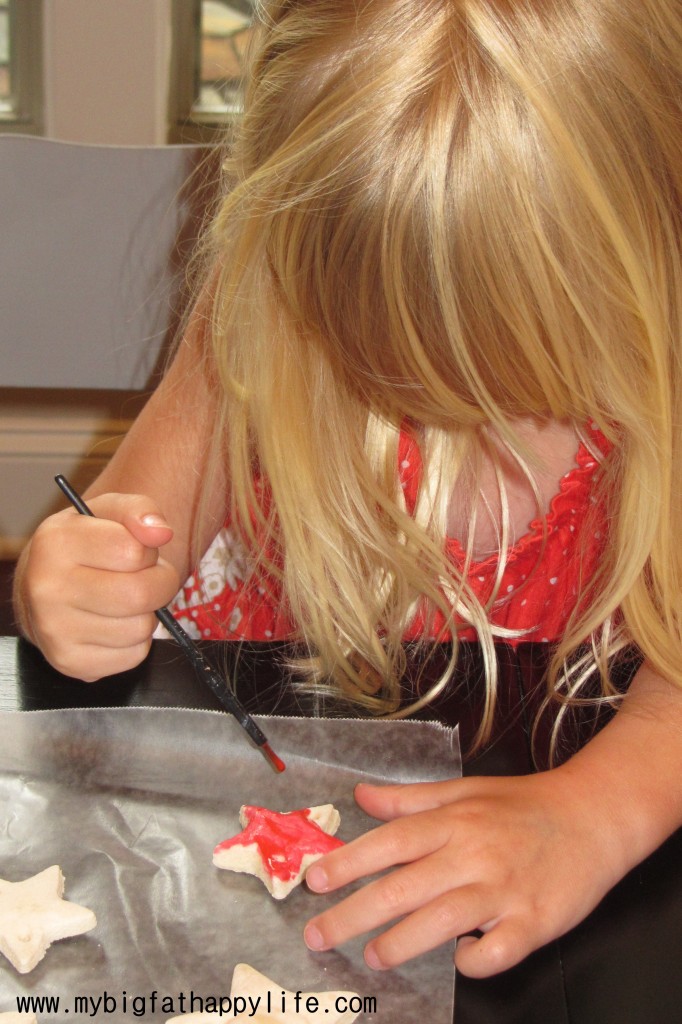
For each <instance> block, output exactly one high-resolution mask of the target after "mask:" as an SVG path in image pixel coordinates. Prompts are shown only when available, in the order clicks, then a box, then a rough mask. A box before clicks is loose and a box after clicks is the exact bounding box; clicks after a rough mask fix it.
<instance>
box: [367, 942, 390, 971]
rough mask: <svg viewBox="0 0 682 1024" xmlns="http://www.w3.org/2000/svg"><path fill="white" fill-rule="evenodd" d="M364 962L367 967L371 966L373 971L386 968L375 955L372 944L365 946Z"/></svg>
mask: <svg viewBox="0 0 682 1024" xmlns="http://www.w3.org/2000/svg"><path fill="white" fill-rule="evenodd" d="M365 963H366V964H367V966H368V967H371V969H372V970H373V971H385V970H386V968H385V967H384V965H383V964H382V962H381V960H380V959H379V957H378V956H377V952H376V950H375V949H374V947H373V946H367V948H366V949H365Z"/></svg>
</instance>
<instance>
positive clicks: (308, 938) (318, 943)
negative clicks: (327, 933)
mask: <svg viewBox="0 0 682 1024" xmlns="http://www.w3.org/2000/svg"><path fill="white" fill-rule="evenodd" d="M303 941H304V942H305V944H306V946H307V947H308V949H312V950H320V949H324V948H325V947H324V939H323V938H322V932H321V931H320V930H319V928H316V927H315V925H312V924H310V925H308V927H307V928H305V929H304V931H303Z"/></svg>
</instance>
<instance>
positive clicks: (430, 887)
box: [304, 762, 631, 978]
mask: <svg viewBox="0 0 682 1024" xmlns="http://www.w3.org/2000/svg"><path fill="white" fill-rule="evenodd" d="M581 783H582V784H581ZM355 795H356V800H357V802H358V803H359V805H360V806H361V807H362V808H363V810H365V811H366V812H367V813H368V814H371V815H372V816H374V817H376V818H379V819H381V820H383V821H385V822H388V824H384V825H381V826H379V827H378V828H376V829H374V830H372V831H371V832H368V833H367V834H365V835H363V836H360V837H359V838H358V839H356V840H354V841H353V842H351V843H348V844H347V845H346V846H343V847H341V848H339V849H338V850H335V851H333V852H332V853H330V854H327V856H326V857H324V858H322V859H321V860H319V861H317V862H316V863H315V864H314V865H312V867H311V868H310V869H309V870H308V873H307V878H306V880H307V882H308V885H309V887H310V888H311V889H312V890H313V891H315V892H333V891H335V890H337V889H339V888H340V887H342V886H344V885H347V884H349V883H350V882H354V881H357V880H358V879H360V878H364V877H366V876H368V875H373V874H376V873H377V872H382V871H386V869H390V868H393V869H394V870H392V871H390V872H389V873H388V874H385V875H383V876H382V877H380V878H378V879H375V880H373V881H371V882H369V883H368V884H367V885H365V886H364V887H363V888H361V889H359V890H357V891H356V892H354V893H353V894H352V895H350V896H348V897H347V898H346V899H344V900H343V901H342V902H341V903H338V904H337V905H336V906H334V907H332V908H331V909H330V910H327V911H325V912H324V913H322V914H320V915H319V916H318V917H316V918H314V919H313V920H311V921H310V922H309V923H308V925H307V926H306V929H305V933H304V938H305V941H306V944H307V945H308V947H309V948H310V949H313V950H322V949H330V948H332V947H335V946H338V945H339V944H341V943H343V942H345V941H347V940H348V939H351V938H353V937H354V936H357V935H360V934H363V933H365V932H368V931H371V930H373V929H375V928H378V927H380V926H382V925H386V924H388V923H389V922H391V921H393V920H394V919H395V918H401V920H400V921H399V922H398V923H396V924H393V926H392V927H390V928H389V929H388V930H387V931H385V932H383V933H382V934H381V935H379V936H378V937H376V938H374V939H372V941H371V942H370V943H369V944H368V945H367V947H366V949H365V959H366V962H367V964H368V965H369V966H370V967H372V968H374V969H377V970H381V969H386V968H390V967H395V966H397V965H398V964H401V963H403V962H404V961H406V960H409V959H410V958H412V957H415V956H418V955H419V954H421V953H424V952H426V951H428V950H430V949H433V948H435V947H436V946H439V945H440V944H441V943H444V942H447V941H449V940H451V939H454V938H456V937H460V936H464V938H460V940H459V942H458V945H457V952H456V955H455V964H456V966H457V968H458V970H460V971H461V972H462V973H463V974H468V975H470V976H471V977H478V978H481V977H487V976H489V975H491V974H495V973H497V972H498V971H503V970H506V969H507V968H508V967H512V966H513V965H514V964H516V963H518V962H519V961H520V960H522V959H523V958H524V957H526V956H527V955H528V954H529V953H531V952H532V951H533V950H534V949H537V948H538V947H539V946H542V945H544V944H545V943H546V942H549V941H551V940H552V939H555V938H557V937H558V936H559V935H562V934H563V933H564V932H566V931H568V930H569V929H570V928H572V927H573V926H574V925H576V924H577V923H578V922H579V921H581V920H582V919H583V918H584V917H585V916H586V915H587V914H588V913H589V912H590V911H591V910H592V909H593V908H594V907H595V906H596V905H597V903H598V902H599V901H600V900H601V898H602V897H603V896H604V894H605V893H606V892H607V891H608V890H609V889H610V888H611V886H612V885H614V884H615V883H616V882H617V881H618V880H619V878H621V877H622V876H623V875H624V874H625V872H626V871H627V870H628V869H629V867H630V866H631V864H630V863H629V857H628V851H627V841H626V838H625V836H624V835H623V829H622V827H621V826H622V821H619V817H620V816H619V815H618V814H617V813H614V809H613V804H612V803H611V802H610V801H601V800H599V799H598V798H597V799H595V796H596V794H595V789H594V787H593V788H592V790H591V791H590V786H589V784H588V785H585V780H584V779H582V780H581V777H580V772H578V773H574V772H572V771H571V768H570V762H568V763H567V764H566V765H564V766H563V767H562V768H558V769H553V770H552V771H549V772H544V773H540V774H537V775H529V776H521V777H513V778H506V777H505V778H497V777H479V778H466V779H456V780H452V781H450V782H436V783H425V784H410V785H402V786H386V787H375V786H368V785H363V784H361V785H359V786H358V787H357V789H356V794H355ZM625 832H627V829H625ZM475 930H478V931H480V932H482V933H483V934H482V936H480V937H478V938H477V937H474V936H471V935H468V934H467V933H469V932H472V931H475Z"/></svg>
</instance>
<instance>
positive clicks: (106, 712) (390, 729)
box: [0, 708, 461, 1024]
mask: <svg viewBox="0 0 682 1024" xmlns="http://www.w3.org/2000/svg"><path fill="white" fill-rule="evenodd" d="M257 720H258V721H259V723H260V725H261V727H262V728H263V730H264V732H265V733H266V735H267V737H268V739H269V741H270V743H271V745H272V747H273V748H274V749H275V751H276V752H277V753H278V754H279V755H280V756H281V757H282V758H283V759H284V761H285V762H286V765H287V770H286V771H285V772H284V773H283V774H282V775H280V776H277V775H275V774H274V773H273V772H272V771H271V770H270V769H269V768H268V765H267V764H266V762H265V761H264V759H263V758H262V756H261V754H260V753H259V752H258V751H256V750H255V749H253V748H252V747H251V746H250V745H249V744H248V742H247V741H246V740H245V737H244V734H243V732H242V730H241V729H240V728H239V727H238V726H237V725H236V723H235V722H234V721H233V719H232V718H230V717H229V716H228V715H225V714H221V713H219V712H210V711H189V710H178V709H170V708H118V709H77V710H67V711H29V712H3V713H1V714H0V877H1V878H5V879H8V880H10V881H20V880H22V879H24V878H27V877H29V876H31V875H33V874H36V873H37V872H38V871H41V870H42V869H43V868H45V867H48V866H50V865H51V864H59V865H60V866H61V868H62V871H63V872H64V875H65V878H66V891H65V896H66V898H67V899H70V900H72V901H74V902H76V903H81V904H84V905H85V906H88V907H90V908H91V909H92V910H94V911H95V913H96V915H97V919H98V923H97V927H96V928H95V929H94V930H93V931H91V932H89V933H88V934H86V935H82V936H79V937H75V938H71V939H65V940H62V941H60V942H57V943H55V944H53V946H52V947H51V948H50V949H49V950H48V952H47V955H46V956H45V958H44V960H43V961H42V962H41V963H40V964H39V965H38V966H37V967H36V968H35V970H34V971H32V972H31V973H30V974H28V975H23V976H22V975H19V974H18V973H17V972H16V971H15V970H14V968H13V967H12V966H11V965H10V964H9V962H8V961H6V960H5V959H4V957H2V956H0V1011H5V1010H14V1009H16V997H17V995H26V994H33V995H37V996H55V997H57V996H58V997H59V1000H60V1003H59V1009H58V1010H53V1011H49V1010H47V1009H45V1011H44V1012H42V1013H40V1012H39V1013H38V1019H39V1021H40V1022H45V1021H60V1022H74V1021H77V1020H85V1019H99V1020H100V1021H124V1020H125V1021H134V1020H144V1021H147V1022H152V1021H165V1020H166V1019H167V1018H168V1017H170V1016H172V1015H173V1013H175V1014H178V1013H181V1012H189V1011H190V1010H191V1009H193V1010H198V1009H200V1008H201V1006H202V1003H201V1000H207V999H208V998H209V997H213V998H219V997H220V996H221V995H228V994H229V991H230V981H231V977H232V972H233V969H234V966H235V964H237V963H239V962H241V961H244V962H246V963H249V964H251V966H253V967H255V968H256V969H257V970H259V971H262V972H263V973H264V974H266V975H267V976H268V977H270V978H271V979H272V980H273V981H274V982H276V983H277V984H278V985H281V986H282V988H284V989H288V990H289V991H296V990H301V991H306V992H315V991H323V990H331V989H333V990H336V989H339V990H351V991H354V992H357V993H358V994H360V995H362V996H370V997H372V996H373V997H376V1001H377V1009H376V1012H375V1013H367V1014H363V1015H362V1016H361V1018H360V1020H362V1021H377V1022H381V1024H414V1022H415V1021H419V1020H428V1021H429V1022H430V1024H450V1022H451V1021H452V1019H453V993H454V968H453V961H452V955H453V947H452V946H450V947H442V948H441V949H439V950H436V951H434V952H433V953H431V954H428V955H427V956H424V957H420V958H419V959H417V960H415V961H413V962H411V963H409V964H405V965H404V966H403V967H401V968H398V969H396V970H393V971H390V972H380V973H375V972H373V971H370V970H369V969H368V968H367V967H366V966H365V964H364V961H363V957H362V949H363V946H364V943H365V942H366V938H367V937H366V936H365V937H364V938H363V939H362V940H360V939H358V940H354V941H353V942H350V943H348V944H346V945H344V946H343V947H342V948H341V949H339V950H335V951H332V952H329V953H323V954H315V953H311V952H309V951H308V950H307V949H306V947H305V946H304V944H303V940H302V930H303V926H304V924H305V923H306V921H308V920H309V918H310V917H312V916H313V915H314V914H316V913H317V912H319V911H320V910H322V909H323V908H324V907H325V906H327V905H331V903H333V902H335V901H336V900H338V898H339V897H338V895H337V896H328V897H327V896H319V895H314V894H312V893H311V892H309V891H308V890H307V888H306V887H305V885H303V886H300V887H299V888H298V889H296V890H294V892H293V893H292V894H291V895H290V896H289V897H288V898H287V899H286V900H284V901H281V902H280V901H275V900H273V899H272V898H271V897H270V896H269V895H268V893H267V891H266V890H265V888H264V886H263V885H262V883H261V882H259V881H258V880H257V879H255V878H252V877H251V876H246V875H236V874H234V873H232V872H226V871H220V870H218V869H217V868H214V867H213V865H212V862H211V858H212V852H213V848H214V846H215V845H216V844H217V843H218V842H220V841H221V840H223V839H226V838H227V837H228V836H231V835H234V834H236V833H237V832H238V831H239V830H240V826H239V822H238V815H239V808H240V806H241V805H242V804H243V803H250V804H261V805H264V806H267V807H270V808H272V809H274V810H280V811H287V810H294V809H296V808H299V807H305V806H312V805H315V804H321V803H329V802H331V803H334V804H335V805H336V807H337V808H338V809H339V811H340V814H341V827H340V830H339V832H338V835H339V838H341V839H343V840H344V841H349V840H351V839H353V838H354V837H356V836H358V835H360V834H361V833H363V832H365V831H367V830H368V829H369V828H371V827H373V825H374V824H376V823H375V822H373V821H372V819H370V818H368V817H367V816H366V815H365V814H364V813H363V812H362V811H360V810H359V809H358V808H357V806H356V804H355V802H354V800H353V788H354V786H355V784H356V783H357V782H358V781H368V782H417V781H429V780H438V779H445V778H453V777H455V776H459V775H460V774H461V761H460V753H459V743H458V737H457V731H456V730H451V729H447V728H444V727H442V726H440V725H438V724H435V723H429V722H368V721H356V720H354V721H349V720H322V719H309V718H305V719H304V718H276V717H271V718H265V717H260V718H258V719H257ZM154 993H155V995H153V994H154ZM77 996H79V997H87V1004H85V1003H81V1004H80V1010H81V1012H80V1013H78V1012H77V1010H78V1004H77V1002H76V998H75V997H77ZM85 1005H87V1012H83V1009H84V1006H85ZM171 1009H172V1012H169V1011H170V1010H171ZM243 1019H244V1020H247V1019H248V1017H246V1016H245V1017H244V1018H243ZM320 1024H324V1021H323V1019H322V1015H321V1021H320Z"/></svg>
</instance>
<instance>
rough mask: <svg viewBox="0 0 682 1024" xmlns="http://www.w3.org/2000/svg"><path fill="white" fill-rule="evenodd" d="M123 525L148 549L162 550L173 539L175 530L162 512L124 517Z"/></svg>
mask: <svg viewBox="0 0 682 1024" xmlns="http://www.w3.org/2000/svg"><path fill="white" fill-rule="evenodd" d="M122 522H123V525H124V526H125V528H126V530H128V532H129V533H132V535H133V537H134V538H135V540H138V541H139V542H140V544H144V546H145V547H146V548H162V547H163V546H164V544H168V542H169V541H170V540H171V539H172V537H173V529H172V527H171V526H169V524H168V523H167V522H166V519H165V517H164V516H163V515H162V514H161V513H160V512H143V513H141V514H139V515H129V516H128V515H126V516H124V518H123V520H122Z"/></svg>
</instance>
